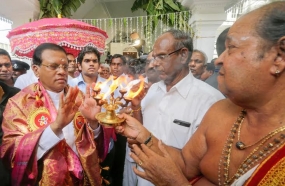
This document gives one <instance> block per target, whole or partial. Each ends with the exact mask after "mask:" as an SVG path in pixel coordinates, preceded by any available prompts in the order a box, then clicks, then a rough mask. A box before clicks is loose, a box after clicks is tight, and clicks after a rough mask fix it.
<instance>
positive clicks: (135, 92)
mask: <svg viewBox="0 0 285 186" xmlns="http://www.w3.org/2000/svg"><path fill="white" fill-rule="evenodd" d="M139 79H140V84H139V88H138V89H137V90H132V89H130V91H129V92H128V95H127V96H126V97H127V98H129V99H133V98H135V97H136V96H137V95H139V93H141V91H142V89H143V88H144V77H143V76H139Z"/></svg>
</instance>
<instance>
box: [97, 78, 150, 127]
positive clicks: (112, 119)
mask: <svg viewBox="0 0 285 186" xmlns="http://www.w3.org/2000/svg"><path fill="white" fill-rule="evenodd" d="M108 81H109V80H107V81H105V82H103V83H98V84H97V85H96V86H95V87H94V89H93V91H94V94H95V95H94V99H95V100H96V102H97V105H100V106H103V108H104V109H105V110H106V111H105V112H100V113H98V114H96V116H95V118H96V119H97V120H98V122H99V124H101V125H103V126H105V127H116V126H119V125H120V124H121V123H123V122H124V121H125V119H124V118H119V117H118V116H117V114H116V110H117V109H118V108H119V106H120V107H122V108H123V107H127V106H128V104H129V103H130V102H131V101H132V99H133V98H134V97H135V96H136V95H138V94H139V93H140V91H141V90H142V89H143V85H144V81H143V79H141V81H140V88H139V89H138V90H137V91H136V92H132V91H131V90H130V91H129V92H127V89H125V88H121V89H120V90H119V92H120V94H121V96H119V97H116V98H115V97H114V91H115V90H116V89H117V88H118V86H119V85H120V84H121V83H120V81H121V79H120V78H117V79H116V80H113V82H112V84H111V85H110V87H109V90H108V92H107V93H106V94H103V93H101V87H102V86H105V85H106V84H107V82H108ZM127 93H128V95H127V96H125V95H126V94H127ZM109 95H110V98H109V99H107V98H108V96H109ZM122 100H124V102H125V103H123V102H122Z"/></svg>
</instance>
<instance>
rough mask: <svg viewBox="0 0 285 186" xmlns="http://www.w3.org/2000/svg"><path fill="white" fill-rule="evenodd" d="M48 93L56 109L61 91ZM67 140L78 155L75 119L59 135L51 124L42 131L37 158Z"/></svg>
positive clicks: (96, 130)
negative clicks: (52, 128)
mask: <svg viewBox="0 0 285 186" xmlns="http://www.w3.org/2000/svg"><path fill="white" fill-rule="evenodd" d="M47 92H48V94H49V96H50V98H51V99H52V101H53V104H54V106H55V107H56V109H58V107H59V98H60V93H55V92H51V91H48V90H47ZM100 128H101V127H100V126H99V127H98V128H97V129H95V130H94V131H93V132H94V135H95V138H97V137H98V136H99V134H100ZM64 138H65V140H66V143H67V144H68V145H69V146H70V147H71V149H72V150H73V151H74V152H75V153H76V154H77V155H78V152H77V149H76V146H75V134H74V126H73V121H71V122H70V123H69V124H68V125H66V126H65V127H64V128H63V129H62V133H61V134H60V135H59V136H57V135H55V133H54V132H53V131H52V130H51V128H50V126H48V127H47V128H46V129H45V130H44V132H43V133H42V135H41V137H40V140H39V143H38V149H37V159H38V160H39V159H41V157H43V155H44V154H45V153H46V152H47V151H48V150H49V149H51V148H53V147H54V146H55V145H56V144H57V143H59V142H60V141H61V140H62V139H64Z"/></svg>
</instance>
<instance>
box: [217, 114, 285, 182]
mask: <svg viewBox="0 0 285 186" xmlns="http://www.w3.org/2000/svg"><path fill="white" fill-rule="evenodd" d="M245 114H246V112H245V111H244V110H243V111H242V112H241V114H240V115H239V117H238V119H237V121H236V122H235V123H234V125H233V127H232V129H231V133H230V135H229V137H228V139H227V141H226V144H225V147H224V150H223V153H222V157H221V160H220V163H219V170H218V179H219V180H218V181H219V185H221V180H220V177H221V176H220V173H221V164H222V161H223V160H225V161H224V162H223V165H224V170H225V174H224V179H225V181H224V185H229V184H230V183H231V182H233V181H234V180H236V179H238V178H239V177H240V176H241V175H242V174H244V173H245V172H246V171H247V170H248V169H249V168H250V167H251V165H253V164H254V163H255V162H257V161H258V159H260V160H261V159H263V158H264V157H266V156H267V155H268V154H269V153H270V151H273V150H275V149H276V148H277V147H279V145H278V144H279V143H280V142H281V141H284V140H285V135H284V134H281V135H280V139H274V143H276V144H277V145H276V147H274V143H269V144H268V145H267V146H265V147H264V148H263V150H261V151H259V153H258V154H255V153H256V152H257V151H258V149H259V148H260V147H261V146H263V145H264V144H265V142H266V141H267V140H268V139H270V138H272V137H273V136H274V135H275V134H277V133H279V132H282V131H284V130H285V126H282V127H280V128H278V129H276V130H274V131H272V132H270V133H269V134H267V135H266V136H265V137H263V138H262V139H261V140H259V141H258V142H260V141H261V143H260V144H259V145H258V146H257V147H256V148H255V149H254V150H253V151H252V152H251V153H250V154H249V155H248V156H247V157H246V158H245V160H244V161H243V162H242V163H241V164H240V166H239V168H238V169H237V171H236V173H235V174H234V175H233V176H232V177H231V178H229V167H230V157H231V150H232V145H233V141H234V138H235V133H236V129H237V128H238V127H239V128H240V126H241V123H242V121H243V119H244V116H245ZM258 142H257V143H258ZM257 143H255V144H257ZM255 144H253V145H255ZM253 145H251V146H253Z"/></svg>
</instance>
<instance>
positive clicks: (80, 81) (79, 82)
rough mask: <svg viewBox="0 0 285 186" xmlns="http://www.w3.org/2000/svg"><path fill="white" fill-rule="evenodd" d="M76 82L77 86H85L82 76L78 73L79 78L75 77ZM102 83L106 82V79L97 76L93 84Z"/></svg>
mask: <svg viewBox="0 0 285 186" xmlns="http://www.w3.org/2000/svg"><path fill="white" fill-rule="evenodd" d="M77 80H78V83H77V85H80V84H84V85H85V84H86V82H85V81H84V79H83V76H82V74H81V73H80V74H79V76H78V77H77ZM104 81H106V79H105V78H102V77H101V76H99V74H98V75H97V80H96V82H95V83H97V82H104Z"/></svg>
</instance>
